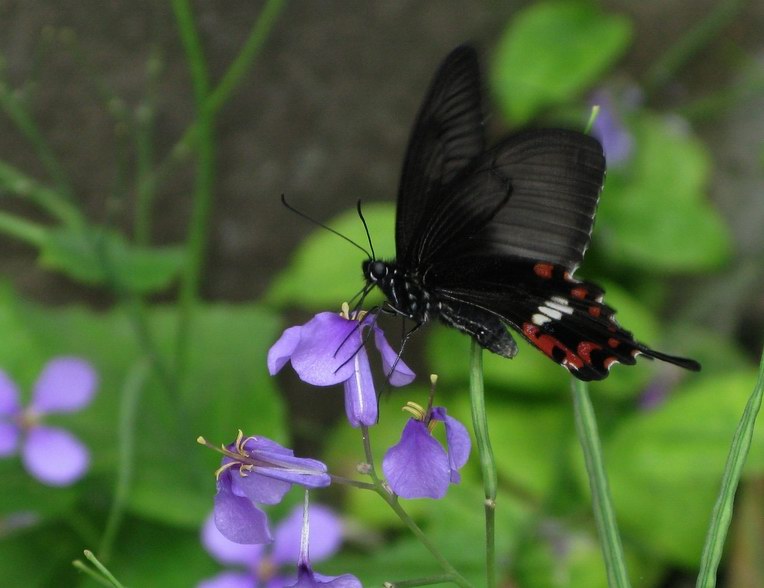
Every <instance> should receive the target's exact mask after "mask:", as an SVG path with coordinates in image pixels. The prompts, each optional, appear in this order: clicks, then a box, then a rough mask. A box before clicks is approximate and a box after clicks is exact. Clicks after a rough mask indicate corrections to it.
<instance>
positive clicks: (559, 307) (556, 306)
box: [542, 297, 573, 314]
mask: <svg viewBox="0 0 764 588" xmlns="http://www.w3.org/2000/svg"><path fill="white" fill-rule="evenodd" d="M555 298H556V297H555ZM564 302H565V304H560V303H559V302H556V301H555V299H554V298H552V300H548V301H547V302H545V303H544V304H546V305H547V306H548V307H549V308H552V309H554V310H557V311H559V312H564V313H565V314H573V309H572V308H571V307H570V306H568V303H567V301H564ZM542 308H543V307H542Z"/></svg>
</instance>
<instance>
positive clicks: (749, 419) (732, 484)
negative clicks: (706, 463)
mask: <svg viewBox="0 0 764 588" xmlns="http://www.w3.org/2000/svg"><path fill="white" fill-rule="evenodd" d="M763 395H764V353H762V356H761V363H760V364H759V377H758V381H757V382H756V387H755V388H754V389H753V392H752V393H751V396H750V398H749V399H748V403H747V404H746V406H745V410H744V411H743V416H742V417H741V418H740V423H739V424H738V426H737V429H736V430H735V436H734V437H733V438H732V446H731V447H730V452H729V457H728V458H727V464H726V466H725V468H724V474H723V476H722V484H721V490H720V491H719V498H717V500H716V504H715V505H714V512H713V514H712V516H711V525H710V527H709V529H708V535H707V536H706V544H705V546H704V547H703V555H702V557H701V561H700V573H699V574H698V581H697V584H696V586H697V588H713V587H714V586H716V572H717V570H718V569H719V562H720V561H721V559H722V555H723V553H724V542H725V539H726V537H727V530H728V529H729V525H730V522H731V520H732V507H733V506H734V501H735V492H736V491H737V486H738V483H739V481H740V477H741V476H742V475H743V466H744V465H745V460H746V457H748V451H749V450H750V448H751V439H752V438H753V430H754V426H755V425H756V417H757V415H758V414H759V410H760V409H761V399H762V396H763Z"/></svg>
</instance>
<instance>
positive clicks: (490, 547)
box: [470, 340, 497, 588]
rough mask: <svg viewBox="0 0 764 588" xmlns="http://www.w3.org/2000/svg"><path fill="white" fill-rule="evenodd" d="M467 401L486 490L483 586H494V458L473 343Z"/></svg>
mask: <svg viewBox="0 0 764 588" xmlns="http://www.w3.org/2000/svg"><path fill="white" fill-rule="evenodd" d="M470 402H471V404H472V426H473V428H474V430H475V439H476V440H477V448H478V454H479V455H480V469H481V470H482V472H483V489H484V491H485V561H486V585H487V586H488V588H493V587H495V586H496V542H495V537H496V530H495V525H494V517H495V512H496V485H497V483H496V461H495V460H494V457H493V449H492V448H491V439H490V437H489V436H488V418H487V415H486V410H485V389H484V385H483V349H482V348H481V347H480V345H478V344H477V342H475V341H474V340H473V341H472V348H471V350H470Z"/></svg>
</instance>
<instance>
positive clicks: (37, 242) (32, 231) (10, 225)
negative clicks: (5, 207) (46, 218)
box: [0, 211, 48, 247]
mask: <svg viewBox="0 0 764 588" xmlns="http://www.w3.org/2000/svg"><path fill="white" fill-rule="evenodd" d="M47 232H48V231H47V229H46V228H45V227H43V226H42V225H38V224H37V223H33V222H30V221H28V220H25V219H22V218H19V217H17V216H15V215H13V214H9V213H7V212H3V211H0V233H5V234H6V235H10V236H11V237H14V238H16V239H18V240H19V241H24V242H26V243H29V244H30V245H34V246H35V247H42V245H43V243H44V242H45V235H46V233H47Z"/></svg>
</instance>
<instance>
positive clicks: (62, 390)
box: [0, 357, 97, 486]
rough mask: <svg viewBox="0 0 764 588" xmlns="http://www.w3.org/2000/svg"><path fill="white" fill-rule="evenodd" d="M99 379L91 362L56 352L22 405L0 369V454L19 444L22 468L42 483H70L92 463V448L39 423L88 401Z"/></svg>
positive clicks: (9, 453) (54, 484) (73, 409)
mask: <svg viewBox="0 0 764 588" xmlns="http://www.w3.org/2000/svg"><path fill="white" fill-rule="evenodd" d="M96 384H97V377H96V373H95V370H94V369H93V366H92V365H91V364H90V363H88V362H87V361H85V360H84V359H78V358H76V357H57V358H54V359H52V360H50V361H49V362H48V363H47V364H46V365H45V367H44V368H43V370H42V373H41V374H40V376H39V378H38V379H37V382H36V383H35V385H34V390H33V392H32V402H31V404H30V405H29V406H27V407H26V408H23V407H22V406H21V402H20V400H19V391H18V388H17V387H16V384H14V382H13V381H12V380H11V379H10V378H9V377H8V375H7V374H6V373H5V372H3V371H2V370H0V457H5V456H9V455H13V454H15V453H16V451H17V450H18V449H19V447H20V449H21V461H22V463H23V464H24V467H25V468H26V470H27V471H28V472H29V473H30V474H32V475H33V476H34V477H35V478H37V479H38V480H40V481H41V482H42V483H44V484H48V485H50V486H68V485H70V484H73V483H74V482H76V481H77V480H79V479H80V478H81V477H82V476H83V475H84V474H85V472H86V471H87V469H88V466H89V465H90V453H89V452H88V450H87V447H85V446H84V445H83V444H82V443H81V442H80V441H79V440H78V439H77V438H76V437H75V436H74V435H72V434H71V433H69V432H68V431H65V430H63V429H59V428H57V427H47V426H44V425H42V424H41V423H42V420H43V418H44V417H45V416H46V415H48V414H51V413H55V412H75V411H78V410H80V409H82V408H84V407H86V406H87V405H88V404H90V401H91V400H92V398H93V394H94V393H95V389H96Z"/></svg>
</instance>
